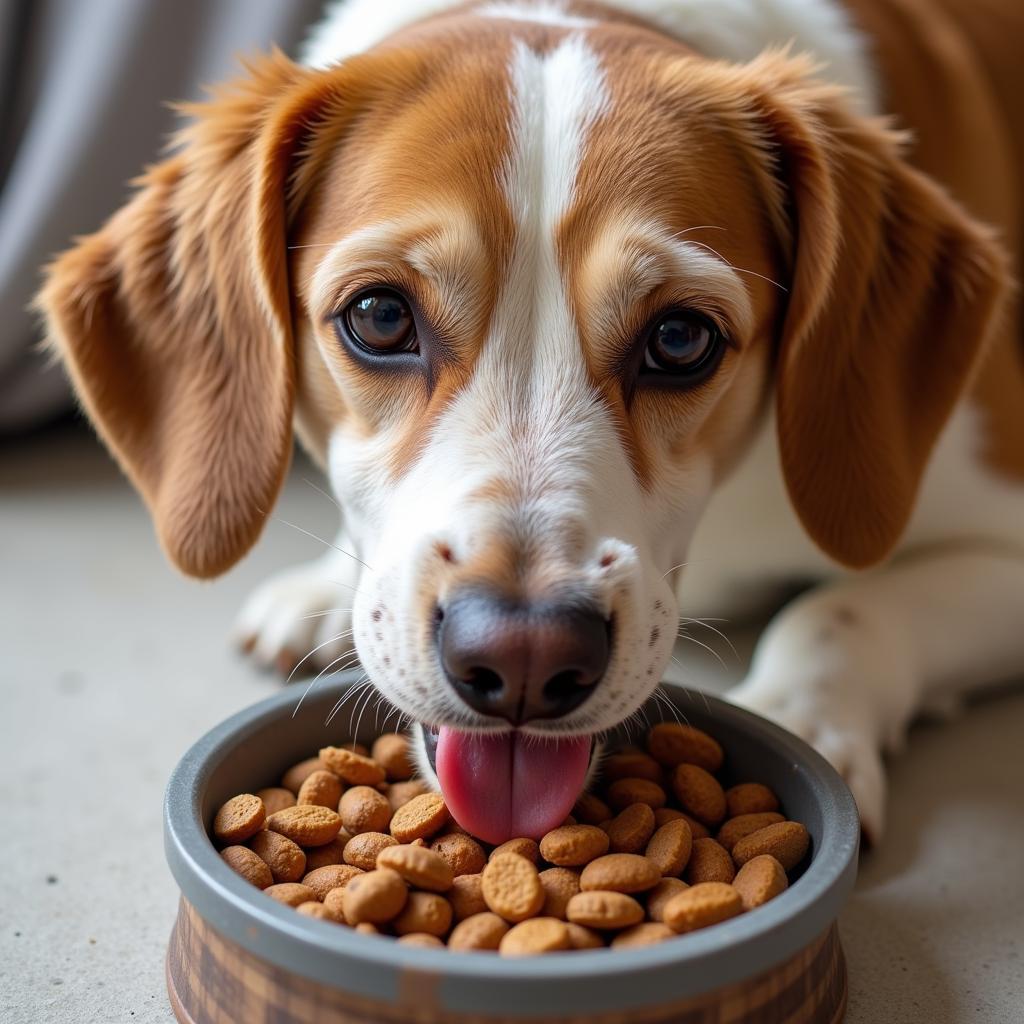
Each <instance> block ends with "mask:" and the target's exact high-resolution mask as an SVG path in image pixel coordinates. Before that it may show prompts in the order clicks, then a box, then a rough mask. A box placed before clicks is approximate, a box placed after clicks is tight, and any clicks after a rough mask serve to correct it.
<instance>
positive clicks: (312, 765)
mask: <svg viewBox="0 0 1024 1024" xmlns="http://www.w3.org/2000/svg"><path fill="white" fill-rule="evenodd" d="M326 769H327V765H325V764H324V763H323V761H321V760H320V758H319V757H307V758H306V760H305V761H300V762H299V763H298V764H293V765H292V766H291V768H289V769H288V771H286V772H285V773H284V775H283V776H282V777H281V785H282V787H283V788H284V789H287V790H288V791H289V792H291V793H293V794H294V795H295V796H298V795H299V790H300V789H302V784H303V783H304V782H305V781H306V779H308V778H309V776H310V775H312V774H313V772H319V771H325V770H326ZM281 810H283V808H281ZM268 813H270V812H268Z"/></svg>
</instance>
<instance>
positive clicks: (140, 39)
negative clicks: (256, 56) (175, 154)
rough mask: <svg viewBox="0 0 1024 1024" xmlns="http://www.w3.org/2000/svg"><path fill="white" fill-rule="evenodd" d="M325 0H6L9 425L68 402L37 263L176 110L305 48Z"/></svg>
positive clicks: (122, 178) (2, 258) (0, 341)
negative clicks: (212, 87) (274, 54)
mask: <svg viewBox="0 0 1024 1024" xmlns="http://www.w3.org/2000/svg"><path fill="white" fill-rule="evenodd" d="M321 6H322V3H321V0H0V433H10V432H14V431H19V430H25V429H27V428H29V427H31V426H34V425H36V424H39V423H43V422H45V421H46V420H48V419H51V418H53V417H55V416H57V415H59V414H60V413H61V412H63V411H65V410H66V409H68V408H69V407H70V405H71V399H70V396H69V394H68V389H67V385H66V383H65V381H64V378H63V376H62V373H61V371H60V369H59V368H57V367H53V366H47V365H46V359H45V357H44V356H43V355H42V354H41V353H40V352H39V350H38V342H39V324H38V322H37V320H36V318H35V316H34V315H33V314H31V313H30V312H29V311H28V310H27V308H26V307H27V305H28V303H29V302H30V301H31V298H32V295H33V294H34V292H35V290H36V288H37V286H38V284H39V280H40V277H39V268H40V266H41V265H42V264H44V263H45V262H46V261H47V260H48V259H49V258H50V257H51V256H52V255H54V254H55V253H57V252H59V251H60V250H61V249H64V248H66V247H67V245H68V244H69V242H70V240H71V239H72V237H73V236H74V235H77V234H85V233H88V232H90V231H94V230H95V229H96V228H98V227H99V226H100V224H101V223H102V222H103V220H104V219H105V218H106V217H107V216H108V215H109V214H110V213H112V212H113V211H114V210H115V209H116V208H117V207H118V206H119V205H120V204H121V203H122V202H123V201H124V199H125V197H126V196H127V195H128V191H129V189H128V185H127V182H128V181H129V179H130V178H132V177H134V176H135V175H136V174H138V173H139V171H140V170H141V169H142V167H143V166H144V165H145V164H147V163H150V162H152V161H153V160H155V159H156V157H157V156H158V155H159V152H160V149H161V146H162V145H163V142H164V139H165V137H166V135H167V133H168V132H169V131H170V130H171V129H172V128H173V127H174V126H175V118H174V116H173V115H172V114H171V112H170V111H169V110H168V109H167V108H166V106H165V104H166V101H168V100H176V99H196V98H199V97H200V95H201V91H202V90H201V87H202V86H203V85H204V84H210V83H214V82H217V81H219V80H221V79H224V78H227V77H229V76H231V75H232V74H234V73H235V71H236V70H237V69H238V63H237V57H238V56H242V55H245V54H246V53H251V52H255V51H258V50H265V49H267V48H268V47H269V46H270V45H271V44H274V43H276V44H277V45H278V46H280V47H281V48H282V49H284V50H285V51H286V52H292V53H293V52H294V50H295V47H296V45H297V43H298V42H299V41H300V40H302V39H303V38H304V37H305V35H306V32H307V30H308V27H309V26H310V25H311V24H313V23H314V22H315V20H316V18H317V16H318V15H319V13H320V8H321Z"/></svg>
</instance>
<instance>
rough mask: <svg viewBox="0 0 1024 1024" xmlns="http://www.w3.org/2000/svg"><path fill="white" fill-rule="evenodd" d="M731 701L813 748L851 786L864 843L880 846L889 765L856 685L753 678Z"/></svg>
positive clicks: (731, 695) (825, 680) (831, 680)
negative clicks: (886, 768) (886, 766)
mask: <svg viewBox="0 0 1024 1024" xmlns="http://www.w3.org/2000/svg"><path fill="white" fill-rule="evenodd" d="M726 697H727V698H728V699H729V700H730V701H732V702H733V703H734V704H738V705H739V706H740V707H745V708H747V709H749V710H750V711H754V712H756V713H757V714H759V715H762V716H764V717H765V718H768V719H771V721H773V722H775V723H777V724H778V725H781V726H782V727H783V728H784V729H788V730H789V731H790V732H793V733H796V735H797V736H799V737H800V738H801V739H803V740H806V742H808V743H809V744H810V745H811V746H812V747H814V749H815V750H817V751H818V753H819V754H821V755H822V756H823V757H824V758H825V759H826V760H827V761H828V762H829V763H830V764H831V765H832V767H833V768H835V770H836V771H837V772H839V774H840V775H842V777H843V778H844V779H845V780H846V784H847V785H848V786H849V787H850V790H851V792H852V793H853V797H854V799H855V800H856V802H857V810H858V812H859V813H860V821H861V828H862V830H863V832H864V837H865V840H866V841H867V842H868V843H869V844H871V845H874V844H876V843H878V842H879V840H880V839H881V838H882V832H883V830H884V828H885V801H886V782H885V767H884V765H883V763H882V754H881V743H880V739H879V737H878V734H877V729H876V728H875V727H874V725H873V722H872V717H873V716H872V713H871V708H870V706H869V705H868V703H867V701H865V700H864V699H863V698H859V697H858V696H857V689H856V686H855V684H854V683H852V682H849V683H847V682H844V681H843V680H841V679H837V678H834V677H823V678H819V679H817V680H814V681H811V680H803V681H800V680H795V679H792V678H791V679H789V680H787V681H785V682H780V681H777V680H771V681H768V680H764V679H761V680H758V679H751V680H748V681H747V682H745V683H742V684H741V685H739V686H737V687H736V688H735V689H733V690H731V691H730V692H729V693H727V694H726Z"/></svg>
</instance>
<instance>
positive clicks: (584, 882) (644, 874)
mask: <svg viewBox="0 0 1024 1024" xmlns="http://www.w3.org/2000/svg"><path fill="white" fill-rule="evenodd" d="M660 881H661V872H660V871H659V870H658V865H657V864H655V863H654V861H652V860H649V859H648V858H647V857H642V856H640V855H639V854H636V853H609V854H607V855H606V856H604V857H598V858H597V860H594V861H591V862H590V863H589V864H588V865H587V866H586V867H585V868H584V869H583V874H581V875H580V889H582V890H583V891H584V892H588V891H593V890H599V889H603V890H607V891H609V892H646V891H647V890H648V889H653V888H654V887H655V886H656V885H657V884H658V883H659V882H660Z"/></svg>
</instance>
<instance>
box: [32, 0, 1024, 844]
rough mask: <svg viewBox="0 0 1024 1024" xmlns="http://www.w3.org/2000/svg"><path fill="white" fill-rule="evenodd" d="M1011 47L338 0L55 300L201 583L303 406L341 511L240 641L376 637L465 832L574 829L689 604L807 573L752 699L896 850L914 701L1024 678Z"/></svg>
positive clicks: (998, 19) (739, 5)
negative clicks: (893, 826)
mask: <svg viewBox="0 0 1024 1024" xmlns="http://www.w3.org/2000/svg"><path fill="white" fill-rule="evenodd" d="M1022 38H1024V9H1022V8H1021V6H1020V5H1019V4H1012V3H1010V2H1009V0H984V2H981V0H938V2H935V0H929V2H926V0H842V2H840V0H759V2H758V0H727V2H726V0H630V2H627V0H618V2H615V0H608V2H597V0H507V2H497V0H480V2H469V3H459V2H454V0H349V2H346V3H341V4H338V5H336V6H335V7H334V8H332V9H331V10H330V11H329V13H328V15H327V16H326V19H325V21H324V22H323V23H322V24H321V25H320V26H319V27H318V28H317V29H316V30H315V32H314V34H313V35H312V37H311V40H310V42H309V45H308V47H307V52H306V54H305V57H304V60H303V62H302V63H293V62H292V61H290V60H288V59H286V58H285V57H284V56H283V55H281V54H280V53H274V54H272V55H269V56H267V57H265V58H262V59H259V60H256V61H253V62H252V63H250V64H249V65H247V70H246V73H245V75H244V77H242V78H241V79H240V80H239V81H237V82H235V83H233V84H231V85H228V86H226V87H223V88H220V89H218V90H217V91H215V92H214V94H213V95H212V96H211V98H210V99H209V101H208V102H206V103H203V104H197V105H191V106H186V107H185V108H184V109H185V113H186V114H188V115H190V116H191V118H192V119H193V120H192V122H191V123H190V124H189V125H188V126H187V127H185V128H184V130H183V131H182V132H181V133H180V135H179V136H178V137H177V140H176V143H177V145H176V148H175V149H174V150H173V151H172V153H171V155H170V156H168V157H167V159H165V160H164V161H163V162H161V163H159V164H158V165H156V166H154V167H153V168H151V169H150V170H148V171H147V172H146V173H145V175H144V177H143V178H142V179H141V181H140V183H139V188H138V191H137V192H136V193H135V195H134V197H133V198H132V199H131V200H130V201H129V202H128V204H127V205H126V206H125V207H124V208H123V209H121V210H120V211H119V212H118V213H116V214H115V215H114V216H113V217H112V218H111V219H110V221H109V222H108V223H107V224H106V225H105V226H104V227H103V228H102V229H101V230H100V231H99V232H98V233H96V234H94V235H91V236H89V237H87V238H84V239H81V240H79V241H78V243H77V244H76V245H75V247H74V248H72V249H71V250H70V251H68V252H67V253H65V254H64V255H62V256H60V257H59V258H58V259H57V260H56V261H55V262H54V263H53V264H52V265H51V266H50V267H49V269H48V273H47V280H46V282H45V285H44V287H43V290H42V292H41V294H40V298H39V306H40V308H41V309H42V311H43V312H44V314H45V317H46V321H47V325H48V333H49V337H50V339H52V344H53V345H54V346H55V347H56V349H57V351H58V352H59V354H60V356H61V357H62V358H63V360H64V361H65V363H66V365H67V368H68V371H69V373H70V376H71V378H72V380H73V383H74V385H75V387H76V389H77V393H78V394H79V396H80V398H81V402H82V405H83V406H84V408H85V410H86V411H87V413H88V415H89V417H90V418H91V419H92V421H93V422H94V423H95V425H96V427H97V429H98V432H99V434H100V436H101V437H102V438H103V440H104V441H105V442H106V444H107V445H108V446H109V447H110V449H111V450H112V452H113V453H114V455H115V456H116V457H117V459H118V461H119V462H120V464H121V466H122V467H123V469H124V471H125V473H126V474H127V475H128V477H129V478H130V480H131V481H132V482H133V483H134V484H135V486H136V487H137V488H138V489H139V491H140V492H141V493H142V495H143V497H144V499H145V501H146V503H147V504H148V506H149V509H150V511H151V512H152V515H153V518H154V520H155V525H156V529H157V532H158V535H159V538H160V542H161V543H162V545H163V547H164V549H165V551H166V553H167V555H168V556H169V558H170V560H171V561H172V562H173V563H174V564H175V565H177V566H178V567H179V568H180V569H181V570H183V571H184V572H185V573H188V574H190V575H193V576H197V577H212V576H216V575H218V574H219V573H222V572H223V571H225V570H226V569H228V568H229V567H230V566H232V565H233V564H234V563H235V562H236V561H237V560H238V559H240V558H241V557H242V556H243V555H244V554H245V553H246V551H247V550H248V549H249V548H250V547H251V546H252V544H253V543H254V542H255V541H256V539H257V537H258V536H259V534H260V531H261V529H262V527H263V525H264V522H265V521H266V519H267V516H268V514H269V512H270V509H271V508H272V506H273V504H274V500H275V497H276V495H277V493H278V490H279V488H280V486H281V482H282V479H283V477H284V475H285V472H286V469H287V466H288V464H289V457H290V452H291V450H292V445H293V429H294V432H295V433H296V434H297V435H298V437H299V439H300V440H301V442H302V443H303V444H304V446H305V448H306V449H307V450H308V451H309V452H310V453H311V454H312V456H313V457H314V458H315V459H316V460H317V461H318V462H319V463H320V465H322V466H323V467H324V468H325V470H326V472H327V475H328V477H329V479H330V482H331V486H332V489H333V491H334V493H335V495H336V497H337V501H338V503H339V506H340V508H341V510H342V519H343V524H342V527H341V531H340V533H339V535H338V539H337V542H336V544H335V545H333V546H332V548H331V549H330V550H329V551H328V553H327V554H326V555H325V556H324V557H323V558H321V559H319V560H318V561H316V562H313V563H312V564H309V565H305V566H302V567H300V568H298V569H295V570H293V571H291V572H288V573H286V574H284V575H281V576H278V577H275V578H273V579H272V580H270V581H269V582H268V583H267V584H266V585H265V586H264V587H263V588H262V589H261V590H259V591H258V592H257V593H256V594H255V595H254V596H253V597H252V599H251V601H250V602H249V603H248V605H247V606H246V607H245V608H244V609H243V611H242V614H241V618H240V622H239V626H238V629H239V633H240V636H241V637H242V640H243V642H244V644H245V645H246V646H247V648H248V649H250V650H251V652H252V654H253V656H254V657H255V658H256V659H257V660H258V661H260V662H262V663H264V664H269V665H278V666H279V667H282V668H285V669H289V668H292V667H294V666H295V664H296V663H297V662H298V661H299V660H300V655H304V658H303V660H305V661H306V663H307V664H309V665H314V666H316V667H319V668H324V667H327V666H334V665H339V664H346V663H348V662H347V661H346V655H347V654H348V653H349V652H350V650H351V649H352V647H353V646H354V650H355V652H356V655H357V656H358V659H359V661H360V662H361V663H362V665H363V667H364V668H365V670H366V672H367V673H368V676H369V678H370V680H371V681H372V683H373V684H374V685H375V686H376V687H377V688H378V690H379V691H380V692H381V693H382V694H383V695H384V696H385V697H386V698H387V699H388V700H389V701H390V702H391V703H392V704H394V705H395V706H396V707H397V708H398V709H400V710H401V711H402V712H404V713H405V715H407V716H408V717H409V718H410V719H411V720H412V721H413V722H415V723H417V726H418V730H417V731H418V733H419V734H420V747H421V760H422V761H423V762H424V764H423V768H424V771H425V772H426V773H427V774H428V775H431V774H433V772H435V771H436V774H437V777H438V780H439V782H440V785H441V787H442V788H443V790H444V792H445V794H446V797H447V798H448V799H449V802H450V804H451V805H452V806H453V808H454V809H455V810H456V816H457V817H458V818H459V820H460V822H461V823H462V824H463V825H464V826H466V827H467V828H469V829H470V830H471V831H474V832H477V833H478V834H479V835H481V836H483V837H484V838H486V839H490V840H491V841H500V840H501V839H504V838H507V837H508V836H510V835H518V834H525V835H538V834H540V833H541V832H543V831H544V830H546V829H547V828H549V827H552V826H553V825H554V824H556V823H557V822H559V821H560V820H561V819H562V818H564V816H565V814H566V813H567V811H568V810H569V808H570V807H571V805H572V803H573V800H574V798H575V796H576V794H577V793H578V791H579V789H580V787H581V785H583V784H584V781H585V779H586V777H587V773H588V771H589V768H590V765H591V763H592V759H593V752H594V742H595V738H598V737H600V735H601V734H602V733H603V732H604V731H605V730H607V729H609V728H610V727H612V726H614V725H616V724H617V723H619V722H621V721H623V720H624V719H627V718H628V717H629V716H631V715H633V714H634V712H636V710H637V709H638V708H639V707H640V706H641V705H642V704H643V703H644V701H645V700H646V699H647V698H648V697H649V696H650V695H651V693H652V691H653V689H654V687H655V685H656V684H657V682H658V680H659V679H660V678H661V675H662V671H663V669H664V668H665V666H666V664H667V663H668V661H669V658H670V656H671V652H672V648H673V642H674V641H675V639H676V635H677V629H678V626H679V621H680V615H681V614H682V613H684V612H685V613H687V614H700V615H703V616H709V615H728V616H733V617H736V616H738V615H743V614H748V613H751V612H753V611H755V610H756V609H758V608H760V607H763V606H765V604H766V603H770V602H771V601H773V600H777V596H778V594H779V593H780V592H781V590H782V589H783V588H785V587H787V586H791V585H792V584H793V582H794V581H798V582H800V583H802V584H813V586H811V588H810V589H808V590H806V591H804V592H803V594H802V596H800V597H799V598H798V599H796V600H793V601H791V602H790V603H789V604H787V605H786V606H784V607H783V609H782V610H781V612H779V613H778V615H777V616H776V617H775V619H774V620H773V621H772V622H771V624H770V625H769V627H768V628H767V631H766V632H765V634H764V636H763V638H762V639H761V641H760V644H759V646H758V648H757V650H756V652H755V656H754V660H753V663H752V667H751V669H750V673H749V676H748V677H747V678H746V680H745V681H744V682H743V683H742V684H741V685H740V686H739V687H738V688H737V689H736V690H734V691H733V693H732V694H731V697H732V699H733V700H734V701H736V702H737V703H738V704H741V705H744V706H746V707H748V708H751V709H753V710H755V711H757V712H760V713H761V714H763V715H766V716H767V717H769V718H771V719H774V720H776V721H777V722H779V723H781V724H782V725H784V726H786V727H787V728H789V729H791V730H793V731H794V732H796V733H798V734H799V735H801V736H803V737H804V738H805V739H807V740H808V741H809V742H810V743H812V744H813V745H814V746H815V747H817V748H818V750H820V751H821V752H822V753H823V754H824V755H825V756H826V757H827V758H829V759H830V760H831V762H832V763H833V764H834V765H835V766H836V768H837V769H839V771H841V772H842V774H843V775H844V777H845V778H846V779H847V781H848V783H849V785H850V786H851V788H852V791H853V793H854V795H855V797H856V800H857V804H858V807H859V810H860V814H861V819H862V824H863V828H864V831H865V834H866V836H867V837H868V838H869V839H871V840H875V841H877V839H878V838H879V837H880V835H881V834H882V830H883V825H884V806H885V779H884V769H883V760H882V755H883V753H884V751H885V750H887V749H890V748H893V747H894V746H896V745H897V744H898V743H899V742H900V740H901V738H902V737H903V735H904V733H905V730H906V728H907V725H908V723H909V721H910V720H911V719H912V718H913V717H914V716H915V714H917V713H918V712H920V711H921V710H922V709H923V708H927V707H928V706H930V705H934V704H937V703H941V702H948V701H950V700H951V699H955V698H957V697H958V696H961V695H963V694H965V693H966V692H968V691H970V690H973V689H975V688H977V687H980V686H983V685H986V684H990V683H992V682H995V681H997V680H1002V679H1004V678H1007V677H1012V676H1013V675H1014V674H1017V675H1019V674H1020V673H1021V672H1022V671H1024V629H1022V628H1021V627H1022V625H1024V620H1022V609H1024V344H1022V332H1021V321H1020V311H1019V306H1018V304H1017V301H1016V297H1015V292H1014V285H1013V282H1014V278H1015V274H1016V270H1017V262H1018V259H1019V256H1020V251H1021V227H1022V224H1021V218H1022V209H1021V200H1022V189H1021V182H1022V181H1024V88H1022V86H1024V80H1022V79H1024V72H1022V71H1021V69H1020V60H1019V45H1020V42H1021V40H1022ZM349 605H351V607H348V606H349ZM349 660H351V659H349Z"/></svg>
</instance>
